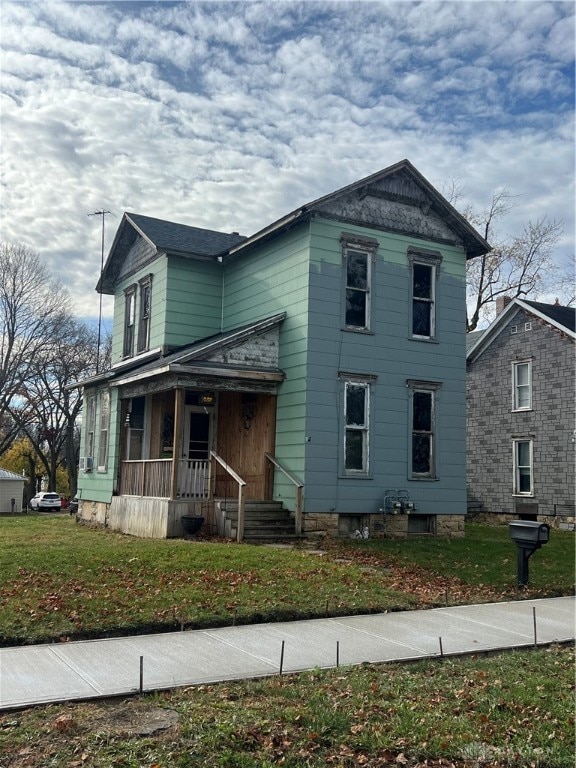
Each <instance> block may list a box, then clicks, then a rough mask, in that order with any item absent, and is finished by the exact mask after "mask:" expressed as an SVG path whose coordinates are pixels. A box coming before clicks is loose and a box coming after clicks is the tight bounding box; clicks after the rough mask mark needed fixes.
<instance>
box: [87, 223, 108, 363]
mask: <svg viewBox="0 0 576 768" xmlns="http://www.w3.org/2000/svg"><path fill="white" fill-rule="evenodd" d="M107 214H111V211H105V210H104V209H102V210H101V211H94V213H88V214H86V215H87V216H102V237H101V243H100V250H101V253H100V283H102V275H103V274H104V232H105V222H106V215H107ZM101 336H102V284H100V307H99V311H98V350H97V352H96V373H97V374H98V373H99V372H100V339H101Z"/></svg>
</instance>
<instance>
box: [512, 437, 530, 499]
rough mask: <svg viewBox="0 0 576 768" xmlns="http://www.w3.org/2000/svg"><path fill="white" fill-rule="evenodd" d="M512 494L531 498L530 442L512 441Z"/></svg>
mask: <svg viewBox="0 0 576 768" xmlns="http://www.w3.org/2000/svg"><path fill="white" fill-rule="evenodd" d="M513 450H514V494H515V495H516V496H533V495H534V491H533V487H534V478H533V462H532V455H533V450H532V440H514V441H513Z"/></svg>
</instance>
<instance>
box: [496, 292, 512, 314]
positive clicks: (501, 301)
mask: <svg viewBox="0 0 576 768" xmlns="http://www.w3.org/2000/svg"><path fill="white" fill-rule="evenodd" d="M511 301H512V299H511V298H510V296H498V298H497V299H496V315H499V314H500V312H502V311H503V310H504V309H506V307H507V306H508V304H510V302H511Z"/></svg>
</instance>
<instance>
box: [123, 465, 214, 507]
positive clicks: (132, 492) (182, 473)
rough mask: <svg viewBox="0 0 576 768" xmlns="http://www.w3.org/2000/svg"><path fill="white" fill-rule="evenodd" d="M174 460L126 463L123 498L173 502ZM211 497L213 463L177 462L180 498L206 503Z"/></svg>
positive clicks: (177, 490)
mask: <svg viewBox="0 0 576 768" xmlns="http://www.w3.org/2000/svg"><path fill="white" fill-rule="evenodd" d="M171 475H172V459H146V460H144V461H123V462H122V463H121V466H120V487H119V489H118V490H119V492H120V495H121V496H150V497H153V498H157V499H169V498H171V492H170V488H171ZM209 494H210V462H209V461H208V460H207V459H206V460H204V461H199V460H196V459H194V460H192V459H179V460H178V481H177V486H176V496H177V498H183V499H207V498H208V497H209Z"/></svg>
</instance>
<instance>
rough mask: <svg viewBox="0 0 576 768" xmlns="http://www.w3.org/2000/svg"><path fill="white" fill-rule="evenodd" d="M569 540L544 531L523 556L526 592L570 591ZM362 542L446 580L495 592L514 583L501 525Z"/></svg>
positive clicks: (512, 552)
mask: <svg viewBox="0 0 576 768" xmlns="http://www.w3.org/2000/svg"><path fill="white" fill-rule="evenodd" d="M574 543H575V538H574V534H573V533H569V532H566V531H557V530H552V531H551V532H550V541H549V542H548V543H547V544H544V545H543V546H542V547H541V549H539V550H538V551H537V552H535V553H534V555H533V556H532V557H531V558H530V561H529V571H530V592H531V594H532V595H536V594H537V592H538V591H542V592H544V593H545V594H546V595H547V596H552V595H554V594H555V590H557V594H558V595H565V594H572V592H573V588H574V577H575V567H574ZM364 545H365V549H367V550H368V551H370V552H374V553H378V554H380V555H385V556H387V557H389V558H392V559H394V560H395V561H396V562H397V563H402V564H404V565H408V566H410V565H413V566H417V567H422V568H426V569H428V570H429V571H430V572H431V573H433V574H437V575H440V574H441V575H443V576H444V577H445V578H446V580H447V581H449V580H450V579H452V578H455V579H458V580H459V581H461V582H462V583H465V584H468V585H471V586H478V587H491V588H492V589H494V590H495V591H497V592H499V591H501V592H507V593H510V592H511V590H514V589H515V583H516V568H517V566H516V547H515V545H514V543H513V542H512V540H511V539H510V537H509V534H508V526H506V525H502V526H486V525H476V524H473V523H468V524H467V525H466V536H465V537H464V538H461V539H437V538H432V537H420V538H411V539H409V540H407V539H403V540H382V539H371V540H369V541H367V542H365V543H364ZM366 545H367V546H366ZM357 546H358V545H356V547H355V548H357Z"/></svg>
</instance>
